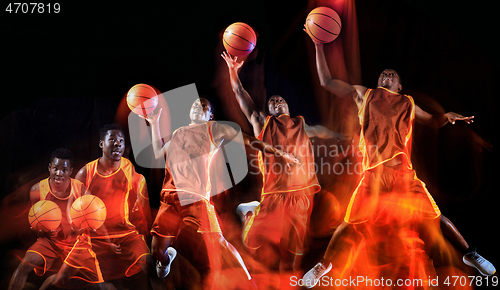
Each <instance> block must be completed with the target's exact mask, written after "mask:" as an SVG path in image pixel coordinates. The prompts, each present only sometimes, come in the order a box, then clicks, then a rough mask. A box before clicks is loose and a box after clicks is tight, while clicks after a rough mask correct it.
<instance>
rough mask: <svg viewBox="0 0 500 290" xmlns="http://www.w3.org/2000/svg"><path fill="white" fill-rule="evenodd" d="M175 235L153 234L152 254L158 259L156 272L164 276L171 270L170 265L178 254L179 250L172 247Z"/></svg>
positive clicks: (161, 276)
mask: <svg viewBox="0 0 500 290" xmlns="http://www.w3.org/2000/svg"><path fill="white" fill-rule="evenodd" d="M173 239H174V238H173V237H162V236H158V235H153V239H152V241H151V255H152V256H153V258H154V259H155V260H156V274H157V275H158V277H160V278H164V277H166V276H167V275H168V273H169V272H170V265H171V264H172V261H173V260H174V258H175V257H176V256H177V251H176V250H175V249H174V248H172V247H170V245H171V244H172V242H173Z"/></svg>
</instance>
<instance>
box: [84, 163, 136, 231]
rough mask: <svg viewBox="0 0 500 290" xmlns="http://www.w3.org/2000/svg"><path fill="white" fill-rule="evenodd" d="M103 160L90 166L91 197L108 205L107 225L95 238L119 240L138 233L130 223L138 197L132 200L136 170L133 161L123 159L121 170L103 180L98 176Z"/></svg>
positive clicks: (88, 173)
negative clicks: (118, 238) (131, 209)
mask: <svg viewBox="0 0 500 290" xmlns="http://www.w3.org/2000/svg"><path fill="white" fill-rule="evenodd" d="M98 162H99V159H97V160H94V161H92V162H90V163H87V165H86V169H87V180H86V185H87V188H88V190H89V191H90V193H91V194H93V195H95V196H97V197H99V198H100V199H101V200H102V201H103V202H104V204H105V205H106V221H105V222H104V226H103V227H101V228H99V229H98V230H97V231H96V232H95V234H92V235H91V236H92V238H117V237H123V236H125V235H128V234H130V233H132V232H136V229H135V226H134V225H133V224H132V223H131V222H130V220H129V214H130V211H129V204H131V205H133V204H134V202H135V198H136V197H135V196H131V190H132V188H133V174H134V168H133V165H132V163H131V162H130V160H128V159H126V158H123V157H122V159H121V163H120V168H118V170H117V171H115V172H113V173H112V174H110V175H107V176H103V175H101V174H99V173H98V172H97V165H98Z"/></svg>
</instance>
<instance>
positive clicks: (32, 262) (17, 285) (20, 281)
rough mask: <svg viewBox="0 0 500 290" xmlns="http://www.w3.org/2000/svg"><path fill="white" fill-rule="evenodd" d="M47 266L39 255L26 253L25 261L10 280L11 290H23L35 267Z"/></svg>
mask: <svg viewBox="0 0 500 290" xmlns="http://www.w3.org/2000/svg"><path fill="white" fill-rule="evenodd" d="M43 264H45V261H44V259H43V258H42V256H40V255H39V254H37V253H34V252H26V255H25V256H24V258H23V260H22V261H21V263H20V264H19V266H18V267H17V269H16V271H15V272H14V274H12V277H11V279H10V283H9V290H16V289H23V287H24V285H25V284H26V279H27V278H28V275H29V273H30V272H31V271H33V269H34V268H35V267H38V266H42V265H43Z"/></svg>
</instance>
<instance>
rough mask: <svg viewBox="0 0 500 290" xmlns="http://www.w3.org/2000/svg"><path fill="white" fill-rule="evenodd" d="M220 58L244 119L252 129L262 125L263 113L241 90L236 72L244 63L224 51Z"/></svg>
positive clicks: (242, 89)
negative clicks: (224, 63) (224, 64)
mask: <svg viewBox="0 0 500 290" xmlns="http://www.w3.org/2000/svg"><path fill="white" fill-rule="evenodd" d="M222 58H223V59H224V60H225V61H226V64H227V66H228V68H229V78H230V81H231V88H232V89H233V92H234V95H235V96H236V100H237V101H238V104H239V105H240V108H241V110H242V111H243V114H245V117H247V120H248V121H249V122H250V124H252V126H254V128H255V127H256V126H259V124H264V120H265V113H264V112H262V111H260V110H259V109H258V108H257V106H256V105H255V102H254V101H253V99H252V97H250V95H249V94H248V92H247V91H246V90H245V89H244V88H243V85H242V84H241V81H240V78H239V76H238V70H239V69H240V68H241V66H242V65H243V63H244V62H243V61H242V62H241V63H238V62H237V59H238V58H237V57H234V58H233V57H231V55H229V54H228V53H227V52H225V51H224V52H223V53H222ZM257 131H258V130H257Z"/></svg>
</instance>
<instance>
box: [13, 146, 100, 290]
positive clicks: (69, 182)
mask: <svg viewBox="0 0 500 290" xmlns="http://www.w3.org/2000/svg"><path fill="white" fill-rule="evenodd" d="M48 170H49V174H50V176H49V177H48V178H46V179H44V180H42V181H40V182H38V183H37V184H35V185H34V186H33V187H32V188H31V191H30V200H31V203H32V204H35V203H36V202H38V201H40V200H50V201H53V202H55V203H56V204H57V205H58V206H59V208H60V209H61V212H62V219H61V224H60V226H59V227H58V228H57V229H56V230H55V231H52V232H45V233H44V232H40V233H39V237H38V240H37V241H36V242H35V243H34V244H33V245H32V246H31V247H30V248H29V249H28V251H27V252H26V255H25V256H24V258H23V260H22V262H21V264H19V266H18V267H17V269H16V271H15V272H14V274H13V275H12V278H11V281H10V284H9V290H15V289H23V287H24V284H25V283H26V279H27V277H28V274H29V273H30V272H31V271H32V270H35V273H36V274H37V275H39V276H42V275H44V274H45V272H46V271H47V270H48V269H50V267H51V265H52V263H53V262H54V261H55V260H56V259H58V258H61V259H62V260H63V261H64V260H65V258H66V256H67V255H68V253H69V252H70V250H71V248H72V247H73V245H74V244H75V242H76V237H77V234H76V233H75V232H74V231H73V230H72V228H71V221H70V217H69V208H70V206H71V204H73V201H74V200H75V199H77V198H78V197H80V196H81V195H82V194H85V192H86V189H85V185H84V184H83V183H81V182H80V181H78V180H75V179H72V178H70V176H71V173H72V172H73V153H72V152H71V151H69V150H68V149H64V148H58V149H56V150H54V151H53V152H52V155H51V158H50V163H49V166H48ZM64 262H66V261H64ZM91 268H94V267H91ZM95 272H96V269H95V268H94V270H92V271H91V272H89V273H87V275H90V276H91V277H93V278H94V279H93V280H92V282H98V281H99V279H98V277H97V275H96V274H95Z"/></svg>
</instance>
